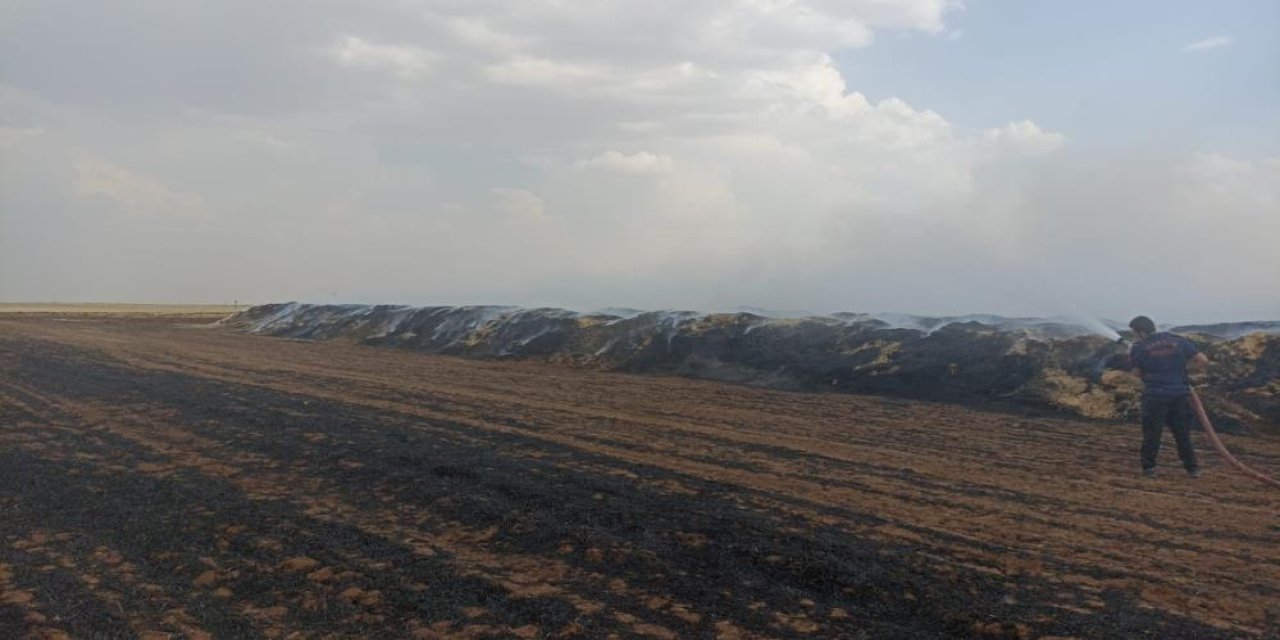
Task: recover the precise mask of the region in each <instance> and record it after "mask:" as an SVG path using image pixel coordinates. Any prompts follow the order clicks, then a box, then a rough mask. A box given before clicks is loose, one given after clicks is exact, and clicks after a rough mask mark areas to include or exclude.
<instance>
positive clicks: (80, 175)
mask: <svg viewBox="0 0 1280 640" xmlns="http://www.w3.org/2000/svg"><path fill="white" fill-rule="evenodd" d="M74 168H75V183H74V186H75V193H76V195H78V196H81V197H85V198H105V199H107V200H108V201H111V202H113V203H115V204H117V205H119V206H120V207H121V208H122V210H123V212H124V213H126V214H129V215H140V216H170V217H184V216H187V215H190V214H191V213H193V211H194V209H195V207H196V206H197V205H198V199H197V198H195V197H192V196H190V195H186V194H179V193H176V192H174V191H173V190H171V189H169V188H168V187H166V186H164V185H163V184H161V183H160V182H159V181H158V180H156V179H154V178H152V177H150V176H146V175H142V174H138V173H135V172H133V171H130V170H129V169H126V168H125V167H122V166H120V165H117V164H113V163H111V162H108V161H106V160H103V159H100V158H94V157H91V156H86V155H82V156H81V157H79V158H77V159H76V160H75V164H74Z"/></svg>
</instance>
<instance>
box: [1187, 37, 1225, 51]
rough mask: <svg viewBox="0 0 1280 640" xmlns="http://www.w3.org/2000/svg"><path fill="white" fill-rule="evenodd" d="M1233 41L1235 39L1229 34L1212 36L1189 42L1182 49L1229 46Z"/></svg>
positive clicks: (1199, 49)
mask: <svg viewBox="0 0 1280 640" xmlns="http://www.w3.org/2000/svg"><path fill="white" fill-rule="evenodd" d="M1235 41H1236V39H1235V38H1232V37H1231V36H1214V37H1212V38H1205V39H1204V40H1197V41H1195V42H1192V43H1191V44H1189V45H1187V46H1185V47H1183V48H1182V50H1183V51H1208V50H1210V49H1218V48H1221V47H1226V46H1230V45H1232V44H1234V43H1235Z"/></svg>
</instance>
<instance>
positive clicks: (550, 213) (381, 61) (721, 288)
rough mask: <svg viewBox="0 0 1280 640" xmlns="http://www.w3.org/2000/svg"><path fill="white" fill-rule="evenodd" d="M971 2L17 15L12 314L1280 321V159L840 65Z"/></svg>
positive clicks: (0, 93) (497, 1)
mask: <svg viewBox="0 0 1280 640" xmlns="http://www.w3.org/2000/svg"><path fill="white" fill-rule="evenodd" d="M956 10H958V6H957V3H952V2H946V1H942V0H901V1H875V2H871V1H866V2H861V1H859V2H828V1H825V0H784V1H778V2H759V1H756V0H736V1H731V2H724V1H719V0H717V1H711V0H693V1H689V0H685V1H682V2H679V3H677V2H674V1H667V0H658V1H655V2H647V3H633V2H622V1H621V0H617V1H609V0H606V1H602V2H591V3H586V2H582V3H578V2H553V1H551V0H525V1H522V2H515V1H508V0H479V1H474V2H466V3H461V2H453V1H449V0H432V1H408V2H387V3H378V4H373V5H370V4H365V3H362V4H361V5H360V6H359V7H356V6H353V5H349V4H348V3H341V2H310V1H308V2H301V1H296V2H279V3H271V4H269V5H265V6H264V5H261V4H260V3H247V2H242V1H239V0H228V1H226V2H217V3H197V4H195V5H191V6H186V5H184V8H181V9H179V8H177V7H175V6H174V5H172V3H168V2H159V1H155V2H139V3H134V4H131V5H130V9H129V10H128V11H120V10H116V9H112V8H108V7H105V6H98V5H96V4H94V3H88V4H85V3H80V2H70V1H66V0H62V1H59V0H52V1H50V2H42V3H25V4H19V5H17V6H16V7H14V8H10V9H8V10H6V13H8V14H11V15H10V16H9V17H10V18H12V19H8V20H6V21H4V22H5V24H6V26H5V27H2V28H3V29H4V30H5V33H4V38H3V40H0V41H2V42H3V43H4V44H3V45H0V47H2V50H0V59H3V60H5V63H4V64H5V69H4V71H5V73H4V75H3V77H4V78H5V80H4V84H3V85H0V112H2V113H3V114H4V118H5V120H4V121H3V122H0V124H2V125H3V128H2V129H0V145H2V148H0V155H2V156H3V162H4V167H3V169H4V170H3V173H2V174H0V198H2V199H3V200H2V204H3V207H2V208H0V232H2V233H0V299H11V300H51V299H61V300H121V301H167V300H174V301H179V300H200V301H229V300H232V299H238V300H253V301H273V300H285V299H301V300H310V301H318V302H329V301H362V302H384V301H385V302H401V303H418V304H422V303H441V304H462V303H478V302H495V303H512V304H523V305H537V304H553V305H562V306H570V307H578V308H591V307H598V306H621V305H627V306H634V307H646V308H660V307H663V308H665V307H688V308H699V309H711V308H731V307H734V306H738V305H754V306H763V307H773V308H779V309H803V310H811V311H815V312H829V311H835V310H893V311H904V312H919V313H963V312H972V311H991V312H1004V313H1024V312H1025V313H1055V312H1059V311H1061V309H1062V304H1063V300H1070V301H1071V302H1072V304H1073V305H1074V306H1078V307H1081V308H1084V309H1087V310H1089V311H1092V312H1096V313H1102V314H1110V315H1115V316H1123V315H1128V314H1130V313H1135V312H1137V311H1143V312H1146V313H1150V314H1154V315H1157V316H1159V317H1160V319H1161V320H1162V321H1163V320H1164V319H1165V318H1168V320H1169V321H1184V320H1210V319H1216V318H1224V317H1234V318H1240V317H1246V316H1247V317H1255V316H1273V317H1274V316H1280V303H1277V302H1276V301H1275V296H1274V295H1273V294H1274V290H1275V286H1274V285H1275V283H1276V282H1280V257H1277V255H1278V254H1280V252H1276V251H1274V248H1273V247H1272V246H1271V244H1272V240H1271V239H1272V238H1274V237H1280V193H1277V187H1276V185H1278V184H1280V161H1277V160H1276V159H1274V158H1231V157H1225V156H1222V155H1217V154H1214V153H1209V152H1206V153H1203V154H1190V155H1160V154H1147V155H1144V154H1142V153H1139V152H1135V153H1134V154H1133V156H1132V157H1096V156H1094V155H1091V154H1089V153H1087V152H1082V151H1080V150H1075V149H1073V148H1072V145H1071V140H1070V133H1069V132H1060V131H1052V130H1047V129H1046V128H1044V127H1042V126H1041V125H1038V124H1037V123H1036V122H1035V121H1034V116H1035V114H1009V119H1008V121H1007V122H993V123H989V124H988V125H987V126H986V128H980V129H967V128H963V127H959V126H957V125H955V124H953V123H952V122H951V121H950V120H949V119H948V118H947V117H946V116H945V114H942V113H937V112H935V111H933V110H930V109H929V108H928V105H913V104H908V103H907V102H905V101H903V100H900V99H897V98H894V97H892V96H879V97H871V96H867V95H864V94H863V93H860V92H859V91H858V90H857V88H856V87H851V86H849V84H848V81H847V80H846V77H845V75H844V74H843V73H842V72H841V70H840V68H839V67H838V66H837V65H836V63H835V62H834V61H833V54H836V53H838V52H841V51H844V52H848V51H853V52H854V55H856V51H857V50H858V49H861V48H865V47H872V46H875V42H876V39H877V38H878V37H883V36H885V35H886V34H917V35H918V36H919V37H925V38H946V37H947V35H946V34H947V33H948V32H947V28H946V19H947V16H948V15H949V13H950V12H953V11H956ZM69 42H74V43H76V46H74V47H71V46H66V43H69Z"/></svg>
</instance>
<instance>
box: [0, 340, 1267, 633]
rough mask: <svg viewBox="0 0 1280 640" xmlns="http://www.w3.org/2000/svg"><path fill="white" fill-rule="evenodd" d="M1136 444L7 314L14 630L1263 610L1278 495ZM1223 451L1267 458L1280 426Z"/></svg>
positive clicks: (780, 621) (3, 584)
mask: <svg viewBox="0 0 1280 640" xmlns="http://www.w3.org/2000/svg"><path fill="white" fill-rule="evenodd" d="M1197 442H1198V443H1200V442H1201V441H1197ZM1137 444H1138V433H1137V430H1136V428H1135V427H1133V426H1127V425H1118V424H1109V423H1089V422H1079V421H1069V420H1057V419H1047V418H1036V417H1027V416H1017V415H1010V414H999V413H987V412H980V411H975V410H969V409H964V408H958V407H953V406H946V405H936V404H927V403H910V402H904V401H896V400H888V399H879V398H867V397H858V396H843V395H842V396H835V395H806V394H789V393H777V392H766V391H757V390H752V389H746V388H740V387H729V386H722V385H717V384H711V383H700V382H694V381H689V380H683V379H659V378H646V377H636V376H624V375H617V374H600V373H592V372H584V371H580V370H572V369H568V368H561V367H555V366H549V365H539V364H533V363H495V362H477V361H467V360H458V359H451V358H445V357H438V356H424V355H421V354H415V353H408V352H397V351H391V350H382V349H376V348H370V347H358V346H352V345H344V344H336V343H315V344H313V343H302V342H293V341H287V340H280V339H272V338H262V337H254V336H246V335H239V334H233V333H229V332H226V331H223V330H220V329H209V328H199V327H197V326H195V325H194V324H193V323H192V322H191V318H163V317H161V318H143V317H131V318H100V317H61V318H59V317H49V316H40V317H33V316H17V315H10V316H7V317H6V316H0V637H5V638H8V637H23V636H26V637H67V636H70V637H75V638H90V637H104V638H115V637H143V638H153V637H154V638H162V637H166V635H165V634H172V635H170V636H168V637H174V638H180V637H188V638H208V637H217V638H240V637H278V638H284V637H291V638H293V637H297V638H310V637H317V638H318V637H326V636H328V637H377V638H395V637H417V638H437V637H441V638H443V637H458V638H479V637H519V638H540V637H547V638H573V637H577V638H604V637H609V636H610V635H616V637H620V638H640V637H649V638H690V637H694V638H725V639H731V638H756V637H778V638H787V637H837V638H839V637H843V638H876V639H879V638H934V637H1009V638H1018V637H1022V638H1039V637H1049V636H1060V637H1063V636H1065V637H1088V638H1146V637H1149V638H1234V637H1277V635H1276V634H1277V631H1278V629H1280V619H1278V617H1280V495H1277V493H1276V492H1274V491H1273V490H1271V489H1269V488H1268V487H1266V486H1264V485H1261V484H1257V483H1254V482H1252V481H1250V480H1248V479H1245V478H1241V477H1238V476H1235V475H1232V474H1230V472H1229V471H1228V470H1227V469H1226V467H1225V466H1224V465H1223V463H1222V462H1221V461H1220V460H1218V459H1216V458H1215V457H1214V455H1213V454H1212V453H1211V452H1210V451H1208V450H1206V449H1205V448H1204V447H1202V455H1203V457H1204V466H1205V469H1206V474H1205V476H1204V477H1202V478H1200V479H1198V480H1190V479H1188V478H1186V477H1185V476H1184V475H1183V474H1182V473H1181V472H1180V470H1179V469H1178V468H1177V465H1176V457H1175V456H1174V455H1173V451H1172V447H1171V446H1170V445H1171V442H1167V443H1166V449H1165V451H1163V452H1162V462H1163V463H1164V467H1163V468H1162V475H1161V476H1160V477H1158V478H1156V479H1143V478H1140V477H1138V475H1137V474H1136V468H1135V467H1136V462H1135V461H1136V448H1137ZM1228 446H1230V447H1233V448H1234V449H1235V450H1236V451H1237V453H1238V454H1239V455H1241V457H1242V458H1244V459H1246V460H1247V461H1248V462H1249V463H1251V464H1254V465H1256V466H1257V467H1259V468H1261V469H1266V470H1269V471H1272V472H1275V471H1280V442H1276V441H1267V440H1260V439H1256V438H1242V437H1238V438H1230V439H1229V440H1228ZM1269 608H1270V610H1269Z"/></svg>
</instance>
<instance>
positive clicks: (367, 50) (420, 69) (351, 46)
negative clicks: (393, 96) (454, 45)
mask: <svg viewBox="0 0 1280 640" xmlns="http://www.w3.org/2000/svg"><path fill="white" fill-rule="evenodd" d="M332 53H333V56H334V58H335V59H336V60H337V61H338V62H339V63H340V64H342V65H344V66H348V67H354V68H361V69H371V70H375V71H385V72H389V73H392V74H394V75H396V76H398V77H401V78H405V79H410V78H414V77H417V76H419V75H422V74H423V73H426V72H427V71H428V70H430V68H431V64H432V61H433V59H434V56H433V54H432V53H430V52H429V51H427V50H425V49H422V48H420V47H414V46H408V45H393V44H380V43H376V42H371V41H369V40H365V39H363V38H358V37H356V36H353V35H346V36H343V37H342V38H340V39H339V40H338V42H337V43H336V44H334V46H333V49H332Z"/></svg>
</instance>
